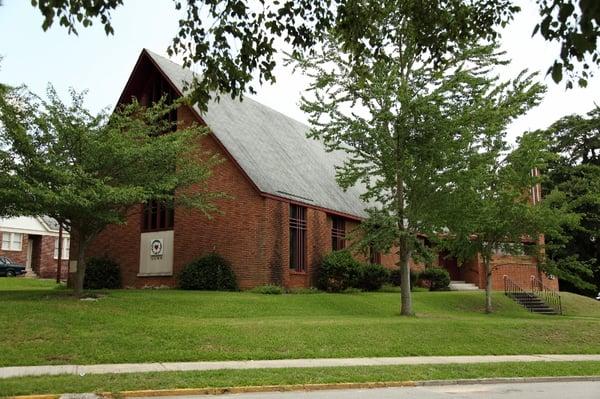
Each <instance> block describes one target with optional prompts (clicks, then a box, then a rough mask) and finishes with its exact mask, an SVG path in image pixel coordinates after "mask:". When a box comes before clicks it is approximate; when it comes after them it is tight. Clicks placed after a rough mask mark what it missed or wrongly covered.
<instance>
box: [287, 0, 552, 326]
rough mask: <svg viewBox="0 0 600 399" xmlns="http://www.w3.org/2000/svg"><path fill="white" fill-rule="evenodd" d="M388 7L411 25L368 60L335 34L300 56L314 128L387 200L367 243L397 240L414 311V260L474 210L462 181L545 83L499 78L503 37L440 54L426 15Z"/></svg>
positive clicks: (358, 181) (488, 157)
mask: <svg viewBox="0 0 600 399" xmlns="http://www.w3.org/2000/svg"><path fill="white" fill-rule="evenodd" d="M387 11H388V14H387V15H386V16H385V17H384V20H385V21H389V22H390V23H393V22H394V21H401V20H402V21H405V25H403V26H402V28H400V29H397V30H396V31H395V33H394V35H395V38H396V40H395V41H393V42H392V43H393V44H390V46H385V48H382V49H381V51H380V53H377V54H374V55H372V56H371V57H370V58H368V59H365V60H364V62H363V63H362V64H361V66H360V67H358V66H357V65H356V64H355V60H354V59H353V57H352V54H350V53H348V52H345V51H343V50H341V49H343V48H344V46H343V43H342V42H340V41H339V40H337V39H336V38H335V37H333V38H330V39H329V40H328V41H327V42H326V43H325V46H324V48H323V51H322V52H320V53H318V54H315V55H314V56H310V57H304V58H303V57H296V58H295V62H296V65H297V66H298V68H300V69H301V70H302V71H303V72H304V73H305V74H307V75H308V76H309V77H310V78H311V84H310V86H309V90H308V94H307V95H306V96H305V97H304V98H303V99H302V102H301V108H302V110H303V111H305V112H306V113H308V115H309V122H310V125H311V126H312V129H311V130H310V132H309V136H310V137H312V138H315V139H318V140H320V141H321V142H322V143H324V145H325V147H326V149H327V150H328V151H338V150H343V151H345V152H346V153H347V154H348V157H347V158H346V160H345V162H344V163H343V164H341V165H338V168H337V181H338V183H339V184H340V186H341V187H342V188H349V187H351V186H355V185H361V186H362V187H364V188H365V189H364V194H363V199H364V200H366V201H369V202H374V203H377V204H378V206H377V207H376V208H375V207H374V208H373V209H369V210H368V218H367V220H366V221H365V222H364V223H362V224H361V228H362V230H363V233H364V239H363V240H362V241H361V242H359V246H362V247H363V248H368V247H373V248H374V249H375V250H377V251H382V252H388V251H389V250H391V249H392V248H397V250H398V254H399V257H400V262H399V264H398V266H399V267H400V268H401V269H402V270H403V272H402V273H403V275H405V276H407V278H406V280H407V281H406V282H405V283H406V288H405V289H403V290H402V310H401V313H402V314H403V315H409V314H412V309H411V306H410V302H411V300H410V287H409V285H408V284H409V281H408V280H409V278H408V276H409V264H408V261H409V259H410V258H411V257H413V255H418V256H420V257H424V258H427V257H428V254H427V252H428V249H427V248H426V247H425V245H424V244H423V240H422V234H426V235H428V236H435V235H437V234H438V232H439V231H442V230H443V229H444V228H446V227H447V226H448V225H449V224H450V223H451V220H450V219H456V220H465V219H469V218H470V217H471V215H472V214H473V211H472V210H471V209H468V207H467V206H462V205H466V204H467V202H466V201H465V199H466V198H464V196H463V194H462V193H461V192H460V190H456V187H457V186H458V185H463V184H465V183H471V182H477V181H478V175H479V174H480V173H481V171H483V170H487V169H486V168H489V166H490V165H491V164H493V162H494V161H495V160H496V159H497V158H498V157H499V155H500V154H501V153H502V152H503V151H504V150H505V149H506V142H505V139H504V134H505V129H506V127H507V126H508V124H509V123H511V122H512V121H513V120H514V119H515V118H517V117H519V116H520V115H522V114H524V113H525V112H526V111H527V110H529V109H530V108H531V107H533V106H535V105H537V104H538V103H539V101H540V98H541V95H542V93H543V92H544V88H543V87H542V86H541V85H540V84H538V83H536V82H535V78H536V76H535V74H527V73H526V72H525V71H524V72H522V73H521V74H519V75H518V76H517V77H515V78H514V79H512V80H510V81H500V80H499V79H498V77H497V76H495V75H494V74H493V73H492V72H491V70H492V69H493V68H494V67H495V66H501V65H505V64H506V63H507V61H505V60H504V59H503V58H502V56H501V54H498V51H497V48H496V47H495V46H494V45H485V46H482V45H479V43H477V42H470V43H463V44H464V45H461V46H457V47H456V48H455V49H454V51H452V52H449V53H448V54H446V55H447V58H444V62H442V63H439V64H438V63H436V62H435V59H436V58H437V57H435V56H434V55H432V54H430V53H427V51H425V49H424V48H423V47H421V45H420V44H419V43H415V42H413V41H412V39H413V36H412V34H413V32H414V30H416V29H418V27H419V22H420V20H419V19H415V20H411V19H406V20H405V19H403V18H404V16H403V15H402V10H394V9H389V10H387ZM382 35H385V33H382ZM528 175H529V172H527V175H526V176H528ZM467 191H468V190H467ZM457 202H458V203H459V204H460V205H456V203H457ZM429 257H430V255H429ZM403 288H404V287H403Z"/></svg>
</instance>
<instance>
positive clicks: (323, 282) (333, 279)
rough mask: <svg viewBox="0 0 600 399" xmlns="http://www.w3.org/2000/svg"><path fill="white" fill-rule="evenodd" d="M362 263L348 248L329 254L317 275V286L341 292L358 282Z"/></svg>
mask: <svg viewBox="0 0 600 399" xmlns="http://www.w3.org/2000/svg"><path fill="white" fill-rule="evenodd" d="M359 274H360V263H359V262H358V261H357V260H356V259H354V258H353V257H352V254H350V252H348V251H346V250H342V251H334V252H331V253H329V254H327V255H326V256H325V257H324V258H323V261H322V262H321V266H320V267H319V272H318V275H317V287H318V288H320V289H322V290H323V291H329V292H340V291H344V290H345V289H346V288H348V287H352V286H354V285H355V284H356V282H357V280H358V276H359Z"/></svg>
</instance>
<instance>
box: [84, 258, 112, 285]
mask: <svg viewBox="0 0 600 399" xmlns="http://www.w3.org/2000/svg"><path fill="white" fill-rule="evenodd" d="M86 263H87V268H86V269H87V270H86V274H85V280H84V282H83V287H84V288H85V289H88V290H97V289H102V288H121V268H120V267H119V264H118V263H117V262H115V261H114V260H112V259H110V258H107V257H101V258H89V259H88V260H87V262H86Z"/></svg>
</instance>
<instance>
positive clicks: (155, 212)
mask: <svg viewBox="0 0 600 399" xmlns="http://www.w3.org/2000/svg"><path fill="white" fill-rule="evenodd" d="M174 216H175V215H174V211H173V207H171V206H169V205H167V204H165V203H164V202H161V201H157V200H152V201H148V202H147V203H146V204H144V212H143V213H142V218H143V219H142V231H159V230H172V229H173V219H174Z"/></svg>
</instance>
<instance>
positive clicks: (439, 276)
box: [419, 267, 450, 291]
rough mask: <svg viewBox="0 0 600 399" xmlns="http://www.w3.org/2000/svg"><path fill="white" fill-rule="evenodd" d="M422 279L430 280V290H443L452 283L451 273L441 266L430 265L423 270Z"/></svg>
mask: <svg viewBox="0 0 600 399" xmlns="http://www.w3.org/2000/svg"><path fill="white" fill-rule="evenodd" d="M419 278H420V279H421V280H425V281H428V282H429V291H441V290H445V289H447V288H448V285H450V274H449V273H448V271H447V270H446V269H442V268H440V267H430V268H427V269H425V270H423V271H422V272H421V274H420V275H419Z"/></svg>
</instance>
